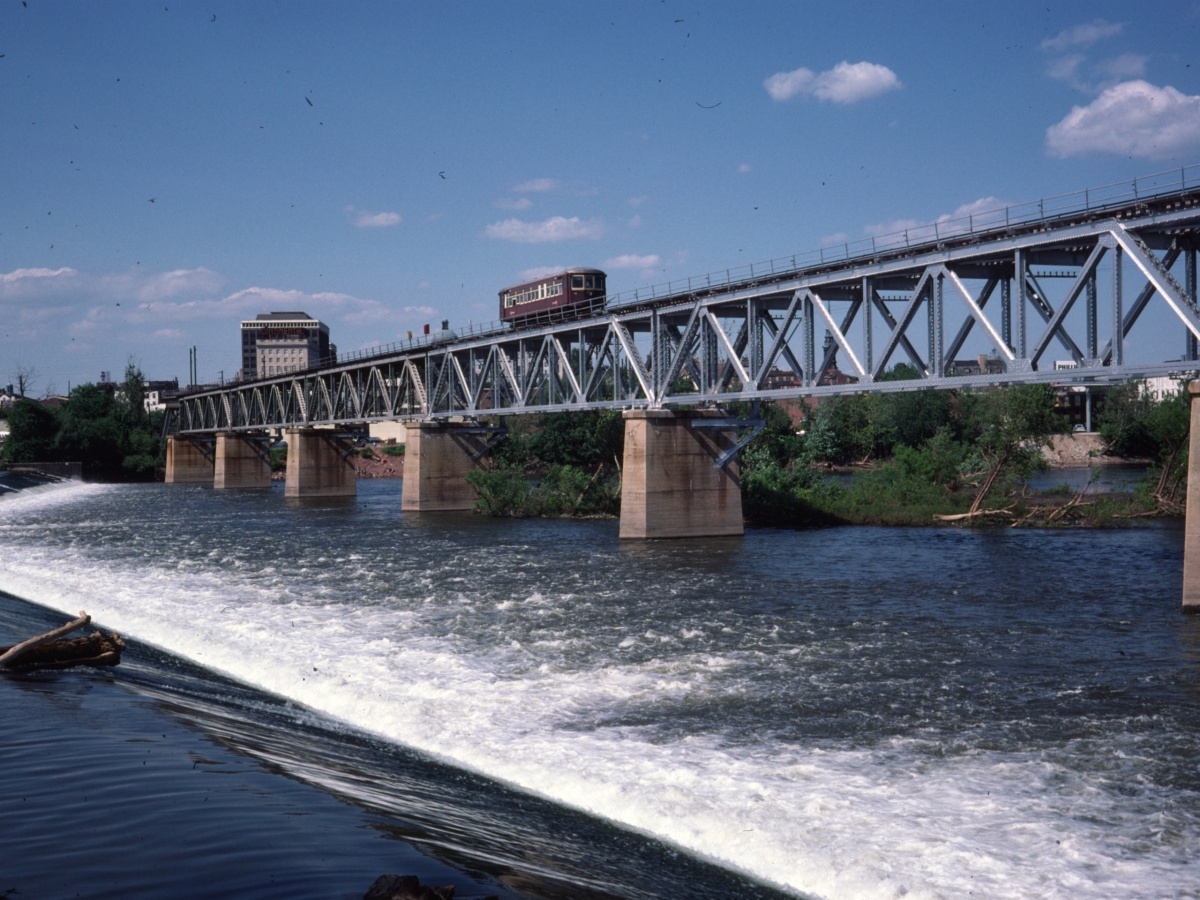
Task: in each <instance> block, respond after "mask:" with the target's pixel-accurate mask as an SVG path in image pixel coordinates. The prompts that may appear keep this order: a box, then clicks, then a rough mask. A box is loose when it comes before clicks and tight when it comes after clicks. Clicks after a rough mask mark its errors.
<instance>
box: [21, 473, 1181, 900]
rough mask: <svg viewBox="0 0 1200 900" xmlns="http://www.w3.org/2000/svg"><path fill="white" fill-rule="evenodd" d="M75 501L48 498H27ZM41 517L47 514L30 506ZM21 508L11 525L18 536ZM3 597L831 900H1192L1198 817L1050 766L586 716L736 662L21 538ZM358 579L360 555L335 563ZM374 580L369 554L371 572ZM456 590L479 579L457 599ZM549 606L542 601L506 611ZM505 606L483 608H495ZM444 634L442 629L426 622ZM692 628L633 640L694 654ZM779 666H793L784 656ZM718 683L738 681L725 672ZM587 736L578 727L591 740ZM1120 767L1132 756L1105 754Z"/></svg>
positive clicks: (696, 687) (678, 693) (433, 602)
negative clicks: (625, 650)
mask: <svg viewBox="0 0 1200 900" xmlns="http://www.w3.org/2000/svg"><path fill="white" fill-rule="evenodd" d="M44 502H52V503H59V502H69V501H67V500H66V499H65V498H63V497H60V496H59V495H53V496H52V499H50V500H46V499H44V498H41V499H38V500H37V501H36V502H31V503H30V504H26V507H25V509H26V511H28V510H31V509H36V508H39V504H42V503H44ZM41 508H44V506H43V507H41ZM12 509H13V507H9V509H7V510H5V512H4V518H3V520H0V521H2V522H12V521H13V520H14V518H16V517H19V513H18V514H17V516H14V514H13V512H12ZM0 549H2V551H3V553H2V554H0V573H2V574H3V580H2V582H0V586H2V587H3V588H4V589H5V590H7V591H9V592H10V593H13V594H16V595H18V596H22V597H25V598H27V599H30V600H33V601H35V602H38V603H41V604H44V605H47V606H50V607H53V608H56V609H59V610H62V611H63V612H65V613H74V612H75V611H77V610H79V609H81V608H87V609H88V611H89V612H90V613H92V615H93V618H94V619H95V621H96V622H97V623H98V624H100V625H101V626H102V627H105V628H110V629H116V630H118V631H121V632H123V633H126V634H127V635H129V636H134V637H137V638H138V639H141V640H144V641H147V642H150V643H153V644H155V645H157V646H159V647H161V648H163V649H166V650H168V651H170V652H172V653H175V654H178V655H180V656H183V657H186V658H189V659H192V660H194V661H196V662H199V663H200V664H202V665H205V666H208V667H210V668H212V669H214V670H216V671H219V672H223V673H225V674H228V675H231V676H233V677H235V678H238V679H240V680H242V681H245V682H248V683H250V684H252V685H255V686H258V687H260V688H262V689H265V690H268V691H271V692H274V693H277V694H280V695H283V696H286V697H289V698H291V699H293V700H295V701H297V702H299V703H301V704H304V705H305V706H307V707H309V708H311V709H313V710H316V711H319V712H321V713H324V714H326V715H329V716H331V717H334V718H336V719H338V720H340V721H342V722H345V723H347V724H349V725H351V726H353V727H355V728H358V729H363V730H365V731H368V732H371V733H374V734H376V735H379V736H382V737H384V738H387V739H389V740H393V741H396V742H398V743H402V744H404V745H407V746H409V747H413V748H416V749H419V750H422V751H424V752H427V753H429V754H431V755H433V756H436V757H438V758H440V759H443V760H446V761H449V762H452V763H455V764H457V765H461V766H464V767H467V768H470V769H473V770H475V771H477V772H480V773H483V774H486V775H489V776H492V777H494V778H497V779H501V780H503V781H506V782H508V783H511V784H513V785H517V786H519V787H522V788H524V789H526V790H529V791H532V792H535V793H538V794H540V795H542V796H545V797H548V798H550V799H552V800H555V801H557V802H561V803H564V804H568V805H571V806H573V807H577V808H579V809H583V810H587V811H589V812H592V813H594V814H596V815H599V816H602V817H605V818H607V819H610V820H612V821H615V822H619V823H622V824H624V825H626V826H628V827H632V828H634V829H637V830H640V831H642V832H645V833H647V834H651V835H655V836H657V837H660V838H662V839H664V840H667V841H669V842H671V843H673V844H676V845H677V846H679V847H682V848H685V849H687V850H688V851H690V852H692V853H694V854H696V855H699V856H701V857H703V858H707V859H710V860H713V861H716V862H719V863H721V864H723V865H726V866H729V867H731V868H734V869H737V870H740V871H743V872H746V873H748V874H750V875H752V876H754V877H756V878H760V879H762V880H764V881H767V882H770V883H773V884H776V885H779V886H782V887H785V888H791V889H793V890H796V891H799V892H803V893H806V894H809V895H817V896H823V897H848V896H853V897H867V898H876V897H877V898H893V897H902V896H903V897H913V898H935V897H962V896H968V895H970V896H972V897H1014V896H1038V897H1063V898H1066V897H1096V898H1099V897H1104V898H1112V897H1140V896H1145V895H1146V890H1147V886H1148V885H1153V893H1155V894H1159V895H1189V892H1191V895H1194V892H1195V890H1196V889H1195V886H1194V874H1193V873H1192V872H1191V870H1190V868H1189V864H1188V853H1189V852H1190V849H1191V845H1192V844H1194V842H1195V840H1196V838H1197V837H1200V822H1198V820H1197V812H1196V810H1194V809H1192V810H1181V809H1178V808H1177V804H1176V803H1175V799H1174V798H1172V797H1170V796H1168V795H1165V794H1161V795H1160V794H1158V793H1156V792H1155V790H1154V789H1153V788H1152V787H1146V788H1144V789H1143V790H1141V791H1140V792H1139V793H1138V794H1137V795H1136V796H1133V797H1131V796H1130V795H1129V794H1128V793H1122V792H1120V791H1118V790H1116V789H1115V787H1114V783H1113V781H1114V779H1118V780H1119V778H1120V776H1121V772H1122V771H1123V769H1122V766H1121V765H1120V764H1114V765H1115V771H1114V772H1111V773H1108V774H1106V775H1105V776H1104V777H1094V776H1092V775H1090V774H1089V773H1087V772H1083V771H1080V770H1079V769H1078V768H1072V767H1068V766H1065V765H1063V764H1062V762H1061V761H1060V760H1056V759H1055V758H1054V757H1053V756H1052V755H1050V754H1047V753H1046V752H1044V751H1041V750H1029V751H1028V752H999V751H982V750H979V751H968V752H960V753H958V754H957V755H953V754H951V755H947V756H945V757H943V758H934V757H931V755H930V754H929V753H928V752H927V751H928V747H927V746H925V745H923V744H922V742H920V741H917V740H915V739H912V738H907V739H899V738H897V739H893V740H891V741H888V742H884V743H882V744H880V745H878V746H873V747H871V748H870V749H862V748H859V749H831V748H829V747H819V746H809V747H806V746H800V745H795V744H793V745H785V744H771V745H763V744H762V743H750V744H745V745H743V744H739V743H738V742H736V741H734V740H730V739H729V736H728V735H722V734H720V733H715V732H714V733H711V734H703V735H690V736H686V737H679V738H673V739H664V738H663V737H661V736H660V735H658V734H656V733H655V732H654V731H653V730H652V729H646V728H642V727H638V726H633V725H604V724H603V723H599V724H597V723H598V722H599V720H598V719H597V718H596V716H594V715H592V714H593V713H597V712H602V711H604V710H608V709H611V708H613V707H615V706H617V705H620V704H625V703H629V702H630V701H636V702H637V703H639V704H643V705H647V706H650V707H653V706H654V704H656V703H658V702H674V701H678V700H680V699H686V698H688V697H693V696H696V695H697V693H701V694H702V693H703V692H706V691H709V692H718V691H737V690H743V691H748V690H751V689H752V686H750V685H745V684H738V683H736V682H735V681H731V680H728V679H727V678H726V677H725V676H724V675H723V673H724V672H726V671H728V670H729V669H731V668H736V660H733V659H731V658H728V657H723V656H721V655H720V654H715V655H714V654H711V653H709V652H706V651H705V649H704V647H703V645H702V642H699V641H697V642H696V643H697V646H696V647H695V649H694V650H688V651H681V650H680V649H679V648H676V649H675V650H674V651H673V653H674V655H673V656H672V657H671V660H670V663H669V664H663V663H662V662H661V661H658V660H655V661H650V662H630V661H627V659H626V658H625V657H623V656H622V654H621V652H620V648H621V647H625V646H626V642H621V643H620V644H619V645H618V647H617V648H615V649H614V651H613V653H612V654H610V655H609V656H608V657H607V658H606V659H605V660H604V662H603V663H602V664H599V665H597V667H595V668H594V669H592V670H590V671H586V672H580V671H569V670H563V669H561V668H560V667H558V666H553V665H547V664H545V663H542V662H540V661H539V658H538V657H537V656H533V655H531V653H530V651H529V649H528V648H527V647H525V646H523V645H522V644H521V642H520V641H517V640H512V641H508V642H504V641H498V642H495V643H493V644H490V645H486V644H482V643H479V642H466V641H464V639H463V637H462V635H461V634H460V633H458V632H456V631H455V629H454V627H453V625H452V622H451V620H450V619H448V618H446V608H447V607H453V606H454V605H455V604H459V605H461V607H462V613H463V614H465V615H470V614H471V613H472V611H473V610H472V607H471V601H470V598H469V597H467V596H466V595H457V596H455V597H453V598H445V597H442V598H438V597H432V596H431V597H426V598H424V599H418V600H416V601H413V602H408V603H396V602H393V603H368V602H362V603H359V602H351V601H349V600H346V599H344V598H343V599H340V600H338V599H334V600H329V601H323V602H322V601H315V600H313V599H312V597H311V596H310V594H309V592H308V591H307V590H306V587H307V586H306V585H305V584H304V583H302V582H298V581H296V580H293V579H292V578H289V577H286V576H283V575H280V574H278V573H276V572H265V571H263V570H255V571H239V570H237V569H236V568H235V569H230V568H228V567H226V566H225V565H224V564H223V563H222V562H221V561H220V555H219V554H218V555H217V556H216V557H215V558H214V561H213V562H212V563H211V564H208V565H204V566H192V567H189V570H188V573H187V576H186V578H185V579H181V577H180V572H179V569H178V568H177V567H176V566H175V565H174V564H173V563H170V562H167V561H165V560H156V558H155V553H154V551H152V550H149V549H148V558H147V560H146V564H145V565H140V566H136V567H134V566H132V565H131V564H130V563H129V562H128V561H124V560H120V559H115V560H114V559H105V558H101V557H100V556H99V555H96V554H90V555H88V554H82V553H74V552H73V551H69V550H62V549H53V548H48V547H45V546H40V545H38V544H37V543H36V542H34V543H32V544H31V543H29V542H27V541H25V540H24V538H23V537H19V536H17V535H8V534H7V533H6V532H5V531H4V530H3V529H0ZM348 562H355V563H356V564H357V562H359V561H355V560H348ZM361 562H362V563H363V564H364V565H367V564H369V562H370V561H369V560H361ZM463 587H464V589H466V588H468V587H469V585H464V586H463ZM508 602H511V603H515V604H523V605H528V606H531V607H536V606H539V605H541V606H546V605H548V604H549V601H548V600H547V598H546V597H544V596H542V595H540V594H531V595H530V596H528V597H526V598H523V599H522V598H516V599H514V600H513V601H508ZM494 607H495V604H493V609H494ZM435 620H436V623H437V625H436V627H434V625H432V624H431V623H433V622H434V621H435ZM699 635H700V631H699V630H696V629H694V628H692V627H690V626H687V627H681V628H680V629H679V630H678V631H677V632H676V633H674V634H665V633H660V632H656V631H652V630H651V631H640V632H639V633H638V634H636V635H631V636H630V637H629V638H628V639H627V640H632V641H633V642H634V643H637V644H646V643H651V644H653V643H657V642H661V641H667V640H669V641H673V642H675V643H677V644H679V643H682V644H683V645H684V646H685V647H686V646H688V645H687V642H688V641H694V640H695V639H696V638H698V637H699ZM789 659H790V662H789V664H793V665H799V664H802V663H801V662H800V661H798V660H796V659H795V658H794V655H793V656H792V657H790V658H789ZM730 677H732V676H730ZM587 723H591V724H587ZM1112 749H1113V751H1114V752H1117V751H1120V750H1121V749H1122V748H1120V747H1115V748H1112Z"/></svg>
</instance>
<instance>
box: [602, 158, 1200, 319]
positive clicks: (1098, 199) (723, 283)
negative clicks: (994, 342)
mask: <svg viewBox="0 0 1200 900" xmlns="http://www.w3.org/2000/svg"><path fill="white" fill-rule="evenodd" d="M1189 188H1200V165H1191V166H1183V167H1181V168H1178V169H1169V170H1167V171H1164V172H1159V173H1157V174H1154V175H1147V176H1143V177H1140V178H1135V179H1133V180H1132V181H1120V182H1115V183H1113V184H1109V185H1103V186H1101V187H1098V188H1086V189H1084V190H1081V191H1072V192H1071V193H1068V194H1060V195H1058V196H1054V197H1045V198H1043V199H1041V200H1032V201H1029V202H1027V203H1018V204H1014V205H1010V206H999V207H995V208H993V209H984V210H980V211H979V212H972V213H970V214H968V215H966V216H959V217H954V218H949V217H947V218H940V219H937V220H935V221H933V222H929V223H927V224H923V225H917V226H914V227H912V228H907V229H904V230H903V231H896V232H891V233H889V234H882V235H874V236H871V237H868V238H863V239H861V240H857V241H845V242H843V243H841V244H835V245H831V246H828V247H821V248H819V249H816V250H810V251H808V252H805V253H796V254H793V255H791V256H783V257H778V258H776V259H768V260H764V261H762V262H756V263H749V264H748V265H744V266H737V267H735V268H730V269H724V270H721V271H717V272H710V273H708V274H707V275H700V276H690V277H688V278H684V279H679V280H672V281H667V282H663V283H661V284H654V285H650V286H649V287H642V288H634V289H633V290H629V291H621V292H620V293H617V294H610V295H609V297H608V306H609V308H613V307H621V306H630V305H633V304H637V303H646V302H649V301H654V300H662V299H665V298H667V297H676V296H679V295H681V294H694V293H703V292H707V291H710V290H716V289H724V288H728V287H730V286H732V285H737V284H747V283H753V282H756V281H763V280H768V279H771V278H773V277H776V276H781V275H789V274H791V273H794V272H797V271H800V270H803V269H809V268H816V267H820V266H825V265H830V264H834V263H843V262H847V261H850V260H855V259H867V258H870V257H873V256H877V255H879V254H880V253H890V252H895V251H901V250H915V249H918V248H920V247H925V246H929V245H931V244H937V243H939V242H941V241H944V240H950V239H955V238H963V237H972V236H979V237H982V236H983V235H987V234H994V233H996V232H997V231H1003V230H1007V229H1011V228H1017V227H1023V226H1027V225H1031V224H1035V223H1039V222H1049V221H1052V220H1058V219H1062V218H1064V217H1067V216H1071V215H1079V214H1086V213H1096V212H1102V211H1103V210H1105V209H1112V208H1115V207H1121V206H1127V205H1129V204H1131V203H1136V202H1138V201H1144V200H1152V199H1154V198H1155V197H1161V196H1163V195H1165V194H1172V193H1177V192H1181V191H1186V190H1188V189H1189Z"/></svg>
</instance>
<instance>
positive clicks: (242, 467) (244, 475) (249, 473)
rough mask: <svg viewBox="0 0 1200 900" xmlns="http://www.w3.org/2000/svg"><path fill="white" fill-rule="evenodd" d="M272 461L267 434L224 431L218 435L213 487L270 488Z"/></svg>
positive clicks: (223, 488)
mask: <svg viewBox="0 0 1200 900" xmlns="http://www.w3.org/2000/svg"><path fill="white" fill-rule="evenodd" d="M270 486H271V464H270V462H269V459H268V457H267V451H266V436H265V435H262V434H253V435H251V434H237V433H233V432H230V433H226V434H218V435H217V449H216V462H215V466H214V470H213V487H214V488H217V489H218V490H225V489H243V488H269V487H270Z"/></svg>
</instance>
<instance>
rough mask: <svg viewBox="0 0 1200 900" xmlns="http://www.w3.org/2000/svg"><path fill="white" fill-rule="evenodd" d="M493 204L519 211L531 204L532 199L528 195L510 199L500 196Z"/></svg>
mask: <svg viewBox="0 0 1200 900" xmlns="http://www.w3.org/2000/svg"><path fill="white" fill-rule="evenodd" d="M495 205H496V208H497V209H511V210H514V211H517V212H519V211H521V210H524V209H529V207H531V206H533V201H532V200H530V199H529V198H528V197H514V198H512V199H511V200H510V199H508V198H507V197H501V198H500V199H499V200H497V201H496V204H495Z"/></svg>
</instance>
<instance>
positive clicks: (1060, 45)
mask: <svg viewBox="0 0 1200 900" xmlns="http://www.w3.org/2000/svg"><path fill="white" fill-rule="evenodd" d="M1124 27H1125V26H1124V25H1122V24H1120V23H1119V22H1108V21H1105V20H1104V19H1096V21H1094V22H1089V23H1088V24H1086V25H1076V26H1075V27H1073V28H1068V29H1066V30H1064V31H1060V32H1059V33H1058V34H1056V35H1055V36H1054V37H1052V38H1046V39H1045V40H1044V41H1042V43H1041V48H1042V49H1043V50H1051V51H1054V52H1060V51H1063V50H1066V49H1067V48H1068V47H1090V46H1091V45H1092V44H1094V43H1096V42H1097V41H1101V40H1104V39H1105V38H1110V37H1115V36H1117V35H1118V34H1120V33H1121V31H1122V30H1123V29H1124Z"/></svg>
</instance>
